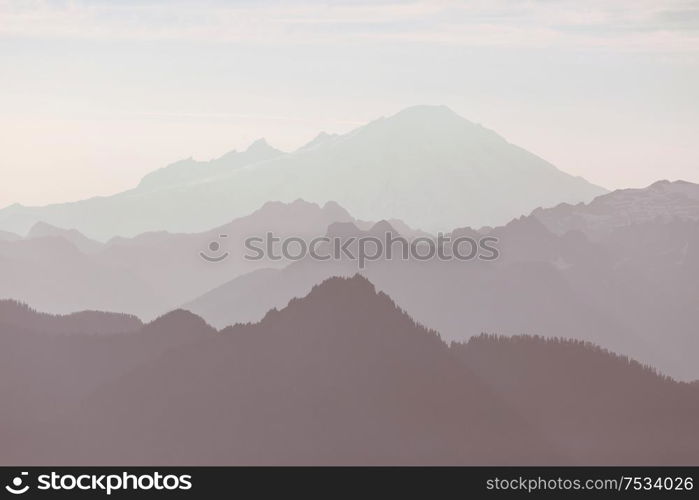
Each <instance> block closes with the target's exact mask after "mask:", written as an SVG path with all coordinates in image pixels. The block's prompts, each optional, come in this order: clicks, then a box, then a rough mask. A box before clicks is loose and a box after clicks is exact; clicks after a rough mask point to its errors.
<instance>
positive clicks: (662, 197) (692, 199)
mask: <svg viewBox="0 0 699 500" xmlns="http://www.w3.org/2000/svg"><path fill="white" fill-rule="evenodd" d="M532 215H533V216H534V217H536V218H537V219H539V220H540V221H541V222H542V223H544V225H545V226H546V227H547V228H549V229H550V230H551V231H553V232H554V233H556V234H565V233H566V232H568V231H581V232H583V233H585V234H586V235H588V236H590V237H592V238H598V237H601V236H604V235H607V234H609V233H610V232H611V231H613V230H614V229H617V228H620V227H626V226H630V225H634V224H643V223H646V222H657V221H660V222H667V221H678V220H682V221H699V184H693V183H691V182H685V181H675V182H669V181H658V182H656V183H654V184H652V185H650V186H648V187H647V188H644V189H619V190H617V191H614V192H613V193H610V194H608V195H605V196H600V197H598V198H595V199H594V200H593V201H592V202H590V203H589V204H584V203H578V204H577V205H570V204H567V203H563V204H561V205H558V206H556V207H553V208H537V209H536V210H534V212H533V213H532Z"/></svg>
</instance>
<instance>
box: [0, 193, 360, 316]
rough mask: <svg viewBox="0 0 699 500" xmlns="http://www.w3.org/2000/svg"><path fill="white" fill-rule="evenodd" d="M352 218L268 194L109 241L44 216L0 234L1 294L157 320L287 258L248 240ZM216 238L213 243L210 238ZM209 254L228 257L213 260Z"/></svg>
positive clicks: (303, 233)
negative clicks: (168, 227)
mask: <svg viewBox="0 0 699 500" xmlns="http://www.w3.org/2000/svg"><path fill="white" fill-rule="evenodd" d="M352 220H353V218H352V217H351V216H350V215H349V214H348V213H347V211H346V210H344V209H343V208H342V207H340V206H339V205H338V204H336V203H332V202H329V203H326V204H325V205H323V206H322V207H321V206H318V205H317V204H314V203H308V202H305V201H303V200H296V201H294V202H292V203H288V204H287V203H281V202H269V203H266V204H265V205H264V206H262V207H261V208H260V209H258V210H256V211H255V212H253V213H252V214H250V215H248V216H246V217H241V218H238V219H235V220H233V221H230V222H228V223H227V224H224V225H222V226H220V227H216V228H214V229H210V230H208V231H205V232H203V233H195V234H172V233H167V232H163V231H161V232H153V233H145V234H141V235H139V236H137V237H135V238H120V237H117V238H113V239H111V240H110V241H108V242H107V243H105V244H100V243H97V242H94V241H92V240H89V239H87V238H86V237H84V236H83V235H82V234H80V233H79V232H77V231H75V230H71V231H67V230H63V229H59V228H55V227H53V226H50V225H48V224H44V223H38V224H37V225H35V226H34V228H33V229H32V231H31V232H30V234H29V235H28V236H27V238H25V239H19V240H16V241H0V274H1V275H2V276H3V280H0V298H8V299H16V300H20V301H22V302H26V303H27V304H30V305H31V306H32V307H35V308H37V309H39V310H42V311H46V312H50V313H56V314H65V313H70V312H75V311H81V310H85V309H92V310H102V311H120V312H126V313H129V314H135V315H137V316H139V317H141V318H142V319H144V320H151V319H153V318H154V317H156V316H157V315H160V314H163V313H165V312H167V311H169V310H171V309H173V308H175V307H178V306H179V305H180V304H182V303H185V302H187V301H190V300H192V299H194V298H195V297H198V296H200V295H202V294H204V293H206V292H208V291H210V290H211V289H213V288H216V287H217V286H219V285H221V284H223V283H226V282H228V281H230V280H231V279H233V278H235V277H236V276H238V275H240V274H244V273H247V272H250V271H253V270H255V269H258V268H261V267H275V266H276V267H280V266H283V265H284V264H285V263H286V262H287V261H284V260H279V261H275V260H270V259H264V260H259V261H253V260H247V259H245V258H244V255H245V254H246V253H247V252H248V251H247V249H246V247H245V245H244V240H245V239H246V238H247V237H250V236H256V237H264V236H265V234H266V233H267V232H273V233H274V234H275V236H277V237H288V236H294V237H301V238H304V239H306V240H309V239H312V238H315V237H317V236H321V235H323V234H325V232H326V229H327V227H328V226H329V225H330V224H332V223H334V222H336V221H352ZM212 244H215V245H218V247H216V248H217V250H216V251H212V250H211V249H210V248H211V245H212ZM202 253H203V254H205V255H207V256H211V257H220V256H223V255H227V257H226V258H225V259H224V260H223V261H221V262H219V263H215V264H212V263H210V262H206V261H205V260H204V259H203V257H202Z"/></svg>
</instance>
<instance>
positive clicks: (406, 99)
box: [0, 0, 699, 206]
mask: <svg viewBox="0 0 699 500" xmlns="http://www.w3.org/2000/svg"><path fill="white" fill-rule="evenodd" d="M415 104H444V105H447V106H449V107H450V108H452V109H453V110H454V111H456V112H457V113H459V114H460V115H462V116H464V117H465V118H467V119H469V120H471V121H474V122H478V123H481V124H482V125H484V126H485V127H488V128H491V129H493V130H495V131H496V132H498V133H500V134H501V135H502V136H504V137H505V138H506V139H508V140H509V141H510V142H512V143H515V144H517V145H519V146H522V147H524V148H525V149H527V150H529V151H531V152H533V153H536V154H538V155H540V156H542V157H543V158H545V159H547V160H549V161H551V162H552V163H554V164H555V165H556V166H558V167H559V168H561V169H562V170H564V171H566V172H569V173H572V174H575V175H582V176H583V177H585V178H587V179H588V180H590V181H591V182H595V183H598V184H601V185H603V186H605V187H607V188H618V187H636V186H644V185H647V184H650V183H651V182H653V181H655V180H657V179H661V178H669V179H672V180H674V179H686V180H689V181H694V182H699V1H697V0H693V1H686V0H616V1H608V0H604V1H600V0H586V1H584V2H581V1H579V0H578V1H565V0H561V1H557V0H540V1H529V2H526V1H525V2H522V1H512V0H491V1H473V2H456V1H449V0H445V1H414V2H412V1H407V2H390V1H384V2H381V1H379V2H377V1H371V2H370V1H366V2H357V1H355V2H349V1H331V2H311V1H308V0H306V1H299V2H295V1H287V2H271V1H259V0H257V1H254V2H253V1H227V2H224V1H201V0H200V1H178V0H175V1H165V0H145V1H135V0H126V1H124V0H121V1H118V2H117V1H107V0H101V1H91V2H87V1H85V2H82V1H31V0H21V1H20V0H17V1H7V0H0V206H5V205H8V204H11V203H14V202H20V203H23V204H26V205H33V204H46V203H51V202H62V201H70V200H76V199H81V198H85V197H89V196H94V195H103V194H111V193H114V192H118V191H121V190H124V189H127V188H129V187H132V186H134V185H135V184H136V183H137V182H138V180H139V179H140V178H141V177H142V176H143V175H144V174H145V173H147V172H149V171H151V170H154V169H156V168H159V167H162V166H165V165H166V164H168V163H171V162H173V161H176V160H178V159H181V158H186V157H190V156H193V157H194V158H196V159H210V158H213V157H217V156H220V155H221V154H223V153H225V152H227V151H229V150H232V149H244V148H245V147H247V145H248V144H249V143H250V142H252V141H253V140H255V139H256V138H259V137H265V138H267V140H268V142H270V144H272V145H274V146H276V147H279V148H281V149H284V150H292V149H295V148H297V147H299V146H300V145H302V144H303V143H305V142H307V141H308V140H310V139H311V138H313V137H314V136H315V135H316V134H317V133H318V132H320V131H321V130H324V131H327V132H346V131H348V130H351V129H352V128H354V127H356V126H358V125H361V124H363V123H365V122H368V121H370V120H372V119H375V118H377V117H379V116H385V115H390V114H393V113H395V112H397V111H399V110H400V109H402V108H405V107H407V106H411V105H415Z"/></svg>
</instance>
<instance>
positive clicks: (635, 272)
mask: <svg viewBox="0 0 699 500" xmlns="http://www.w3.org/2000/svg"><path fill="white" fill-rule="evenodd" d="M332 227H334V228H335V230H336V231H339V230H340V229H343V228H342V226H341V225H335V226H332ZM343 230H344V231H346V233H347V235H349V234H351V232H352V228H351V227H350V226H346V227H345V228H344V229H343ZM455 234H457V235H462V236H463V235H466V234H468V235H471V236H472V237H474V238H475V239H477V238H479V237H482V236H483V235H484V234H483V233H480V232H478V231H475V230H472V229H468V228H466V229H465V228H461V229H458V230H456V231H455ZM485 234H487V235H488V236H490V237H496V238H498V243H497V247H498V249H499V252H500V256H499V258H498V259H497V260H496V261H493V262H483V261H479V260H477V259H476V260H474V261H468V262H461V261H454V260H452V261H439V260H438V259H433V260H430V261H424V262H420V261H415V260H409V261H402V260H400V259H392V260H387V259H382V260H378V261H371V262H367V264H366V268H365V269H363V270H361V273H362V274H363V275H365V276H366V277H367V278H369V279H370V280H371V281H372V282H373V283H375V284H376V286H377V287H378V288H379V289H380V290H382V291H384V292H386V293H387V294H389V295H390V296H391V297H392V298H393V299H394V300H395V301H396V303H397V304H399V305H400V306H401V307H402V308H403V309H405V310H407V311H408V312H409V313H410V314H411V315H412V316H413V317H414V318H415V319H416V320H418V321H420V322H421V323H422V324H424V325H428V326H429V327H431V328H435V329H436V330H438V331H439V332H440V333H441V334H442V335H443V336H444V338H446V339H448V340H454V341H464V340H467V339H468V338H470V337H472V336H474V335H479V334H480V333H481V332H498V333H501V334H508V335H517V334H531V335H543V336H550V337H565V338H571V339H580V340H587V341H591V342H594V343H595V344H598V345H601V346H603V347H605V348H607V349H610V350H612V351H614V352H617V353H620V354H626V355H630V356H632V357H634V358H636V359H638V360H640V361H642V362H644V363H648V364H651V365H653V366H654V367H656V368H658V369H660V370H662V371H663V372H664V373H667V374H670V375H672V376H673V377H675V378H677V379H680V380H694V379H697V378H699V368H697V364H696V363H695V357H696V353H697V352H699V338H697V336H696V335H694V334H693V332H694V330H695V325H696V324H697V321H699V312H698V311H697V308H696V307H695V305H694V297H696V296H699V284H698V282H697V279H696V276H698V275H699V222H693V221H690V220H687V221H675V222H667V223H666V222H663V221H662V220H654V221H653V222H647V223H644V224H636V225H632V226H628V227H621V228H616V229H614V230H613V231H612V232H611V233H607V234H605V235H604V236H603V237H601V238H599V239H597V240H592V239H590V238H589V237H587V236H586V235H585V234H584V233H582V232H580V231H570V232H568V233H566V234H563V235H558V234H555V233H553V232H551V231H550V230H549V229H547V227H546V226H545V225H544V224H543V223H542V222H540V220H539V219H538V218H536V217H535V216H529V217H523V218H520V219H517V220H514V221H512V222H511V223H509V224H507V225H506V226H502V227H498V228H494V229H491V230H490V231H489V232H487V233H485ZM357 270H358V267H357V263H356V262H353V261H351V262H347V261H341V262H337V261H325V262H318V261H312V260H307V261H303V262H295V263H292V264H291V265H289V266H288V267H286V268H284V269H281V270H264V271H257V272H256V273H254V274H250V275H246V276H240V277H238V278H236V279H234V280H232V281H230V282H229V283H226V284H223V285H221V286H220V287H218V288H216V289H213V290H211V291H209V292H207V293H206V294H204V295H202V296H201V297H199V298H197V299H195V300H194V301H192V302H189V303H186V304H185V305H183V306H182V307H184V308H185V309H189V310H192V311H193V312H195V313H197V314H200V315H202V317H204V318H205V319H206V320H207V321H209V322H210V323H211V324H213V325H215V326H217V327H219V328H220V327H223V326H225V325H229V324H234V323H245V322H251V321H259V320H260V319H261V318H262V316H263V315H264V313H265V312H266V311H267V310H268V309H270V308H272V307H277V308H279V307H284V306H285V305H286V304H287V303H288V302H289V300H291V299H292V298H294V297H301V296H303V295H305V294H306V293H308V292H309V290H310V289H311V288H312V287H313V285H315V284H317V283H320V282H321V281H323V280H325V279H327V278H329V277H331V276H348V275H351V274H353V273H355V272H357ZM464 315H467V316H468V318H469V320H468V321H467V322H464V321H463V319H462V317H463V316H464ZM659 332H663V333H662V334H659Z"/></svg>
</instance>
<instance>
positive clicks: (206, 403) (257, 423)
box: [0, 276, 699, 466]
mask: <svg viewBox="0 0 699 500" xmlns="http://www.w3.org/2000/svg"><path fill="white" fill-rule="evenodd" d="M464 320H465V321H466V320H467V318H466V317H464ZM47 338H48V337H46V336H44V335H42V334H39V333H35V332H31V331H29V330H25V331H21V332H16V331H12V330H3V331H2V333H1V335H0V342H2V344H3V345H2V347H11V348H12V349H13V350H14V351H15V352H17V350H22V351H23V352H27V353H30V354H31V355H32V356H33V357H34V358H35V359H39V360H41V361H45V363H46V364H45V365H44V364H41V365H39V367H38V368H39V369H38V370H37V369H36V367H35V368H34V369H33V371H32V369H31V368H29V367H27V366H26V364H25V363H21V362H18V361H12V356H11V355H9V354H8V352H9V351H8V350H7V349H2V350H0V358H2V361H3V362H2V363H0V372H1V373H0V374H1V375H2V377H1V378H0V380H8V379H10V380H25V379H26V384H25V386H23V387H22V389H23V391H22V394H23V396H22V397H20V394H19V391H18V390H16V388H17V385H16V384H15V385H7V384H0V391H1V392H0V396H1V397H2V398H3V401H6V402H7V401H9V402H10V403H11V412H9V413H6V414H4V415H3V417H2V418H3V419H5V421H4V422H3V426H2V429H3V430H7V431H8V432H11V435H8V436H5V437H7V440H6V444H5V445H4V446H3V448H2V450H0V461H1V462H2V463H17V462H22V463H27V464H32V463H42V464H43V465H47V464H52V465H59V464H72V465H77V464H86V463H89V464H92V465H94V464H120V465H125V464H126V465H138V464H149V465H151V466H152V465H202V464H209V465H231V464H234V465H250V464H263V465H272V464H284V465H298V464H318V465H338V464H375V465H379V464H416V465H417V464H553V465H561V464H586V463H595V464H627V465H628V464H654V465H667V464H679V463H694V462H696V460H697V458H699V441H698V440H697V437H696V435H695V433H693V432H691V431H692V429H693V428H694V426H695V422H696V419H697V417H699V398H697V395H698V393H697V391H698V390H699V387H698V386H696V384H684V383H678V382H675V381H673V380H672V379H670V378H668V377H663V376H661V375H658V374H657V373H655V372H654V371H653V370H652V369H650V368H648V367H644V366H642V365H639V364H638V363H635V362H633V361H630V360H628V359H627V358H622V357H618V356H615V355H612V354H610V353H608V352H606V351H604V350H602V349H599V348H597V347H595V346H592V345H590V344H586V343H581V342H572V341H562V340H544V339H540V338H527V337H525V338H521V337H515V338H502V337H495V336H486V337H479V338H476V339H472V340H471V341H469V342H468V343H466V344H454V345H451V346H449V345H447V344H446V343H444V342H443V341H442V340H441V339H440V337H439V335H438V334H437V333H436V332H434V331H432V330H428V329H426V328H424V327H422V326H420V325H419V324H417V323H415V322H414V321H413V320H412V319H411V318H410V317H409V316H408V315H407V314H405V313H404V312H403V311H402V310H400V309H399V308H397V307H396V305H395V304H394V302H393V301H392V300H391V299H390V298H389V297H388V296H387V295H385V294H383V293H380V292H377V291H376V290H375V288H374V287H373V285H372V284H371V283H370V282H368V281H367V280H366V279H364V278H362V277H360V276H354V277H351V278H333V279H330V280H327V281H325V282H323V283H322V284H321V285H318V286H316V287H314V288H313V290H312V291H311V292H310V293H309V294H308V296H306V297H304V298H303V299H295V300H292V301H291V302H290V304H289V305H288V306H287V307H286V308H284V309H282V310H271V311H270V312H269V313H268V314H267V315H266V316H265V317H264V319H263V320H262V321H261V322H260V323H257V324H252V325H237V326H234V327H228V328H226V329H224V330H222V331H220V332H216V331H215V330H213V329H211V328H210V327H209V326H208V325H207V324H206V323H204V322H203V321H202V320H201V319H200V318H198V317H196V316H195V315H192V314H191V313H186V312H184V311H174V312H172V313H170V314H167V315H165V316H163V317H161V318H159V319H158V320H156V321H154V322H152V323H150V324H148V325H146V326H144V327H143V328H142V330H141V331H140V332H139V333H131V334H119V335H107V336H104V335H100V336H96V335H66V336H59V337H56V336H55V335H54V336H53V337H51V338H52V339H53V342H52V343H47V342H46V339H47ZM8 344H9V345H8ZM15 358H16V356H15ZM13 388H15V389H13ZM60 390H63V391H65V394H64V395H63V396H64V397H62V398H60V400H55V399H54V398H52V397H50V396H49V395H50V394H52V391H60ZM13 391H14V392H13ZM21 415H25V416H26V418H24V419H21V418H20V416H21Z"/></svg>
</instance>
